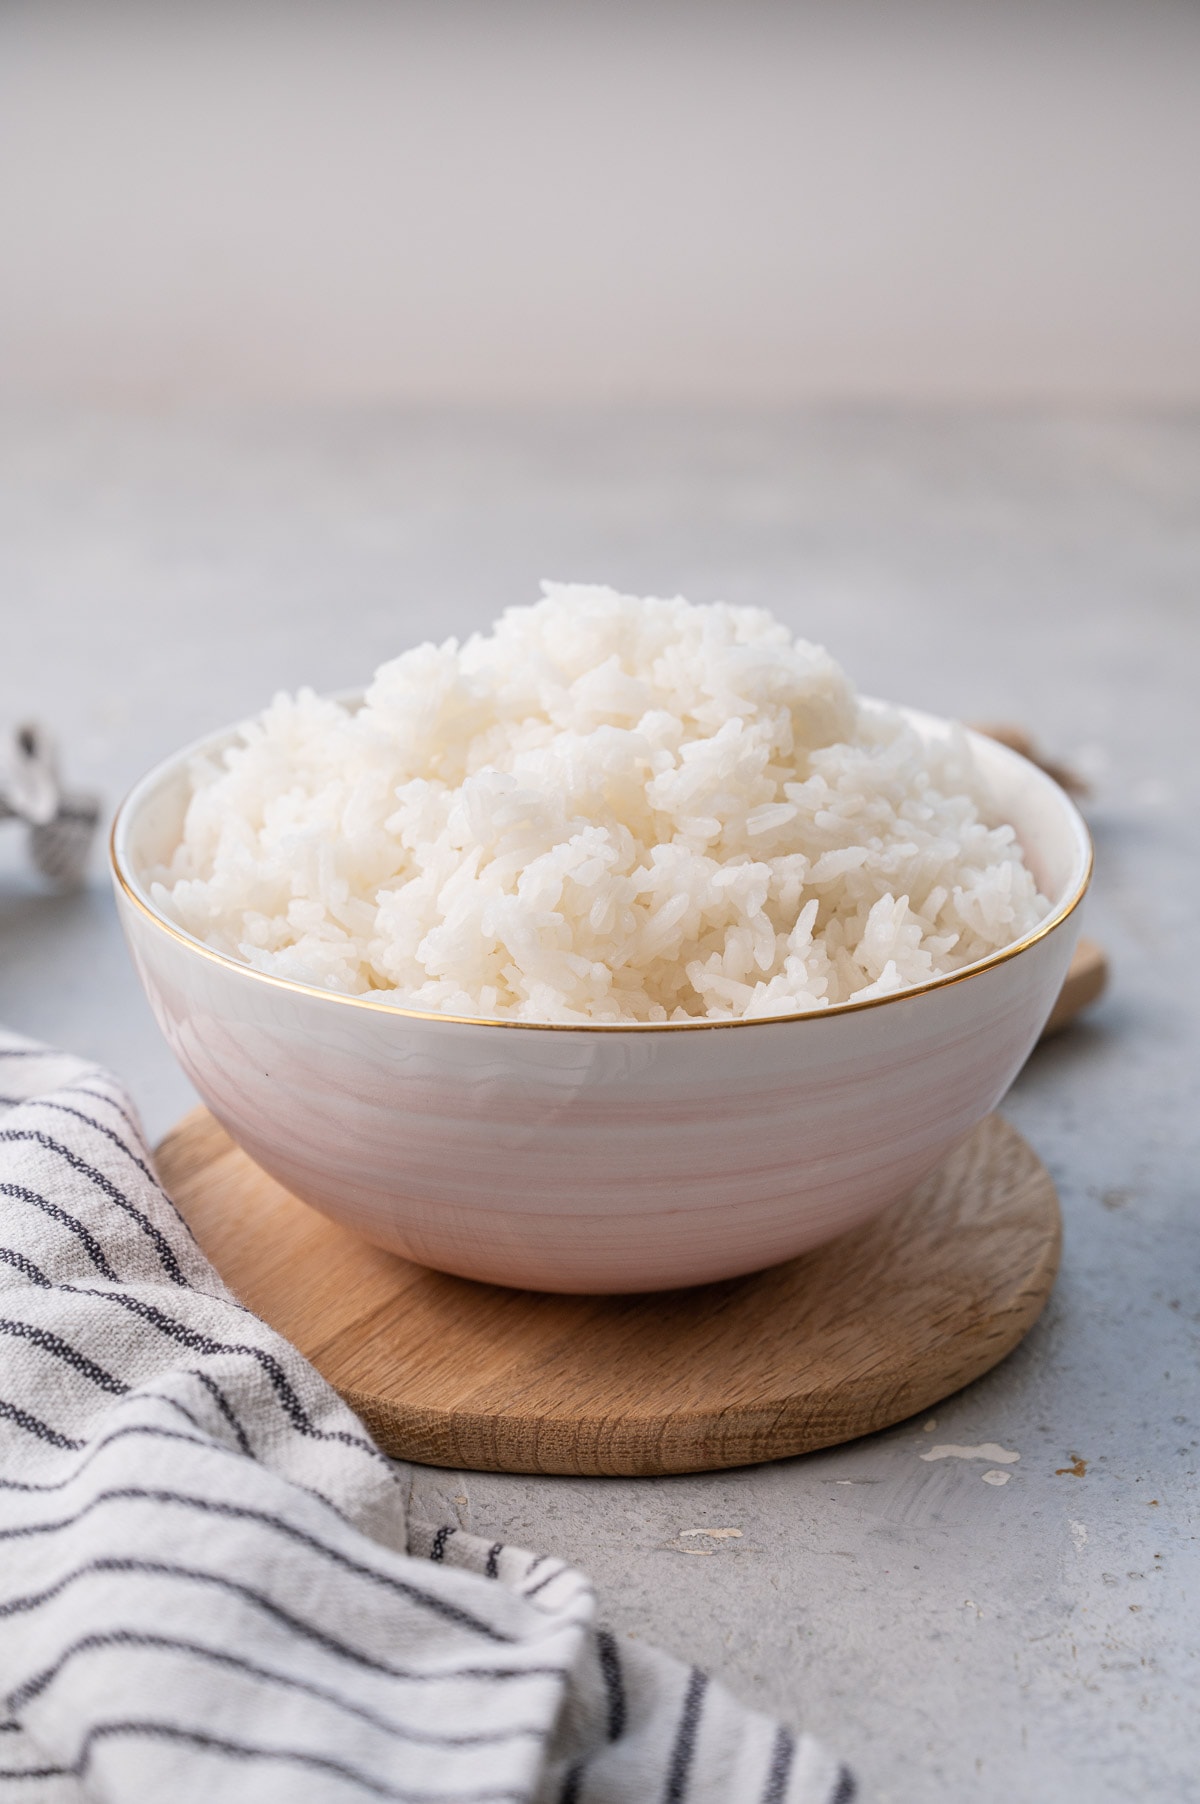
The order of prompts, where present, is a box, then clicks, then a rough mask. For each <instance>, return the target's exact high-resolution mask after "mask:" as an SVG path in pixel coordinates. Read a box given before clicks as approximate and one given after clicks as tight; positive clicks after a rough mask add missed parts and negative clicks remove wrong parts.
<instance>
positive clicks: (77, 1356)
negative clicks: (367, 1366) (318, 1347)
mask: <svg viewBox="0 0 1200 1804" xmlns="http://www.w3.org/2000/svg"><path fill="white" fill-rule="evenodd" d="M0 1210H2V1212H3V1230H2V1231H0V1290H2V1296H0V1799H6V1798H9V1797H12V1798H20V1799H21V1800H23V1801H24V1800H31V1801H36V1804H68V1801H70V1804H77V1801H79V1800H82V1799H84V1798H93V1799H96V1798H99V1799H109V1800H114V1801H117V1800H119V1801H120V1804H159V1801H160V1800H167V1799H170V1800H171V1804H191V1801H193V1800H194V1801H195V1804H212V1800H214V1799H216V1800H220V1801H221V1804H242V1801H243V1800H244V1801H245V1804H250V1801H251V1800H253V1801H254V1804H276V1801H278V1804H310V1801H311V1804H316V1801H317V1800H321V1801H322V1804H326V1801H328V1804H343V1801H346V1804H349V1801H350V1800H363V1799H371V1798H383V1799H394V1800H401V1801H403V1804H502V1801H503V1800H514V1801H515V1800H530V1801H534V1800H536V1801H537V1804H551V1801H553V1804H659V1801H660V1800H661V1801H662V1804H683V1801H684V1800H687V1801H688V1804H716V1801H717V1800H727V1801H728V1804H801V1801H803V1804H835V1801H836V1804H846V1800H848V1799H849V1798H851V1796H852V1795H853V1785H852V1782H851V1780H850V1778H849V1777H848V1775H847V1774H846V1772H845V1771H844V1769H842V1768H841V1767H839V1766H838V1765H837V1763H836V1762H834V1761H831V1760H830V1758H829V1756H828V1755H827V1754H826V1753H825V1752H824V1751H823V1749H822V1748H820V1747H819V1746H818V1745H817V1744H816V1743H815V1742H814V1741H813V1740H812V1739H811V1738H809V1737H808V1736H804V1735H801V1736H793V1735H792V1734H791V1733H790V1732H789V1731H788V1730H787V1729H785V1728H781V1727H779V1726H778V1725H776V1724H775V1723H773V1722H771V1721H769V1720H768V1719H767V1718H766V1717H763V1716H760V1715H756V1714H755V1713H753V1712H751V1711H748V1710H745V1709H743V1708H742V1706H741V1705H739V1704H737V1703H736V1702H735V1701H734V1700H733V1699H732V1698H731V1697H730V1696H729V1695H728V1694H727V1693H726V1692H725V1691H724V1690H722V1688H721V1687H720V1686H718V1685H716V1684H711V1683H710V1682H709V1681H708V1680H707V1679H706V1678H705V1677H704V1675H703V1674H702V1673H700V1672H698V1671H695V1670H692V1671H689V1670H688V1669H687V1668H686V1667H683V1666H681V1665H679V1664H678V1663H677V1662H676V1661H674V1660H671V1659H669V1658H668V1657H667V1656H665V1655H663V1654H657V1653H653V1652H651V1651H649V1650H647V1649H645V1648H643V1647H641V1646H640V1645H639V1644H635V1643H631V1642H629V1641H626V1640H624V1639H621V1638H619V1637H617V1636H614V1635H613V1634H611V1633H610V1632H609V1631H607V1630H606V1629H604V1628H601V1627H599V1626H598V1625H597V1622H596V1617H595V1603H594V1599H593V1596H592V1592H591V1589H590V1587H589V1585H588V1583H587V1581H586V1579H585V1578H584V1577H583V1576H582V1575H581V1574H580V1573H578V1572H576V1571H574V1570H573V1569H572V1568H571V1567H570V1566H568V1565H567V1564H566V1563H565V1562H564V1561H562V1560H558V1559H554V1558H547V1557H545V1556H542V1557H540V1558H533V1557H531V1556H530V1555H529V1554H526V1553H522V1552H520V1551H519V1550H518V1549H517V1548H513V1547H505V1546H501V1545H499V1544H496V1545H493V1546H489V1545H488V1544H487V1543H486V1542H482V1541H478V1540H476V1539H475V1538H474V1537H472V1536H469V1535H466V1534H464V1533H463V1532H461V1531H460V1530H459V1529H457V1528H454V1527H450V1526H443V1527H437V1526H427V1525H422V1524H419V1523H415V1522H413V1521H411V1520H409V1518H408V1514H407V1507H406V1506H407V1495H408V1491H407V1484H406V1480H405V1475H404V1472H403V1469H402V1468H400V1467H398V1466H396V1465H394V1464H393V1463H392V1462H391V1461H390V1460H388V1459H387V1458H386V1457H385V1456H384V1455H383V1454H382V1453H380V1451H379V1450H378V1448H376V1447H375V1446H374V1444H373V1443H372V1441H371V1439H370V1437H369V1435H368V1434H367V1433H366V1430H365V1429H364V1428H363V1426H362V1424H361V1423H360V1422H359V1421H358V1420H357V1418H356V1417H355V1416H353V1415H352V1414H351V1413H350V1411H349V1410H348V1409H347V1408H346V1407H345V1405H344V1404H342V1403H341V1401H340V1400H339V1399H338V1397H337V1396H336V1395H335V1394H334V1392H333V1391H331V1390H330V1388H329V1387H328V1385H326V1384H325V1382H324V1380H323V1379H321V1378H320V1377H319V1376H318V1374H317V1373H316V1372H315V1371H314V1370H313V1368H312V1367H311V1366H309V1365H308V1364H307V1363H306V1362H305V1361H304V1360H303V1359H302V1358H301V1357H300V1355H299V1354H298V1353H297V1352H296V1350H295V1349H294V1348H293V1347H290V1346H289V1345H288V1344H287V1342H286V1341H283V1340H281V1339H280V1338H279V1337H278V1335H276V1334H275V1333H273V1332H272V1330H270V1329H269V1328H267V1327H266V1326H265V1325H264V1324H263V1323H262V1322H260V1321H258V1320H256V1318H255V1317H254V1316H252V1315H250V1314H249V1313H248V1312H247V1311H246V1310H245V1309H243V1308H242V1307H241V1305H240V1304H239V1303H237V1302H236V1300H235V1299H234V1298H233V1296H232V1295H231V1294H230V1293H229V1292H228V1291H227V1290H226V1289H225V1287H224V1285H223V1284H222V1283H221V1281H220V1279H219V1278H218V1277H217V1274H216V1272H215V1271H214V1270H213V1268H212V1267H211V1266H210V1265H209V1263H208V1261H207V1260H206V1259H205V1257H204V1255H203V1254H202V1253H201V1252H200V1250H199V1248H198V1247H197V1246H196V1244H195V1242H194V1241H193V1239H192V1238H191V1235H190V1234H189V1232H188V1229H187V1228H186V1226H185V1225H184V1223H183V1221H182V1219H181V1218H180V1216H179V1215H178V1213H177V1212H176V1210H175V1208H174V1206H173V1204H172V1203H171V1201H170V1199H169V1198H168V1197H167V1196H166V1195H165V1194H164V1193H163V1191H162V1190H161V1188H160V1187H159V1185H158V1183H157V1181H156V1179H155V1176H154V1171H153V1167H152V1163H151V1158H150V1154H149V1152H148V1150H147V1148H146V1145H145V1142H144V1141H143V1139H142V1136H141V1132H140V1130H139V1128H138V1125H137V1122H136V1120H135V1119H134V1117H133V1115H132V1112H131V1110H130V1106H129V1103H128V1101H127V1099H126V1098H125V1096H124V1095H123V1093H122V1091H121V1089H120V1088H119V1086H118V1085H117V1084H116V1083H115V1082H114V1081H113V1079H112V1078H111V1077H109V1076H108V1075H107V1074H106V1073H105V1072H103V1071H101V1070H100V1069H98V1068H97V1067H96V1066H93V1065H88V1064H85V1063H83V1062H82V1061H81V1060H78V1059H74V1058H70V1057H68V1056H66V1055H63V1054H60V1053H55V1052H51V1051H48V1050H46V1049H45V1048H42V1047H38V1046H34V1045H31V1044H29V1043H28V1042H24V1041H21V1040H18V1039H15V1038H14V1037H12V1036H11V1035H0Z"/></svg>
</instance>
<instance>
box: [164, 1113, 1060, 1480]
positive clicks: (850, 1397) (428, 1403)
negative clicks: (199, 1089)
mask: <svg viewBox="0 0 1200 1804" xmlns="http://www.w3.org/2000/svg"><path fill="white" fill-rule="evenodd" d="M158 1162H159V1170H160V1173H161V1175H162V1178H163V1182H164V1183H165V1185H166V1186H167V1188H168V1189H169V1190H170V1192H171V1193H172V1195H173V1196H174V1197H175V1199H176V1201H177V1202H178V1204H179V1206H180V1208H181V1209H182V1210H183V1212H184V1214H185V1215H186V1216H187V1218H188V1220H189V1222H190V1223H191V1226H192V1228H193V1230H194V1231H195V1233H196V1236H197V1238H198V1239H199V1241H200V1244H201V1245H202V1246H203V1247H204V1249H205V1250H206V1252H207V1253H208V1254H209V1256H210V1257H211V1258H212V1260H213V1262H214V1263H215V1265H216V1266H217V1269H218V1270H219V1271H220V1272H221V1274H222V1276H223V1277H224V1278H225V1279H226V1281H227V1282H228V1283H229V1285H230V1286H231V1288H232V1289H233V1290H234V1291H235V1292H236V1293H237V1295H238V1296H239V1297H240V1298H241V1300H242V1301H243V1302H244V1303H246V1304H247V1305H248V1307H249V1308H251V1309H252V1310H254V1311H255V1313H256V1314H258V1315H260V1316H263V1317H265V1319H266V1320H267V1321H268V1322H270V1323H271V1324H272V1325H273V1326H274V1327H275V1328H277V1329H278V1330H279V1331H280V1333H281V1334H284V1335H286V1336H287V1338H288V1339H289V1340H291V1341H293V1342H294V1343H295V1344H296V1345H297V1346H298V1347H299V1348H300V1349H301V1351H302V1352H304V1353H305V1354H306V1355H307V1356H308V1357H309V1359H311V1360H312V1362H313V1364H314V1365H316V1366H317V1367H318V1369H319V1370H320V1371H321V1372H323V1373H324V1375H325V1376H326V1378H328V1379H329V1381H330V1383H332V1384H333V1385H334V1386H335V1387H336V1388H337V1389H338V1390H339V1391H340V1392H341V1393H342V1395H343V1396H344V1397H345V1398H346V1400H347V1401H348V1402H349V1403H350V1404H351V1406H352V1407H353V1408H354V1409H355V1410H357V1412H358V1413H359V1415H360V1416H361V1417H362V1418H363V1420H364V1421H365V1422H366V1423H367V1425H368V1426H369V1428H370V1429H371V1431H372V1432H373V1433H374V1434H375V1436H376V1437H377V1439H378V1440H379V1442H380V1444H381V1445H382V1446H384V1447H385V1448H387V1449H388V1451H389V1452H391V1453H394V1454H396V1455H398V1456H400V1457H403V1458H407V1459H413V1460H419V1461H423V1462H426V1463H428V1464H435V1465H445V1466H465V1467H470V1468H474V1469H476V1470H485V1471H504V1472H564V1473H610V1474H617V1473H622V1474H644V1473H665V1472H695V1471H705V1470H710V1469H715V1468H717V1467H722V1466H739V1465H745V1464H749V1463H753V1462H755V1461H760V1460H770V1459H779V1458H782V1457H784V1456H786V1455H789V1454H796V1453H804V1452H807V1451H809V1450H810V1449H812V1448H816V1447H825V1446H830V1445H832V1444H833V1443H835V1442H839V1441H845V1440H849V1439H851V1438H852V1437H854V1436H856V1435H861V1434H868V1433H870V1432H871V1431H872V1430H873V1429H878V1428H884V1427H887V1426H888V1425H889V1424H890V1423H893V1422H898V1421H901V1420H903V1418H904V1417H906V1416H909V1415H912V1414H913V1413H914V1412H915V1411H917V1410H921V1409H925V1408H928V1407H929V1406H930V1405H931V1404H933V1403H936V1402H937V1401H938V1400H939V1399H941V1398H942V1397H945V1396H946V1395H948V1393H949V1392H951V1391H954V1390H957V1389H958V1388H959V1387H960V1386H961V1385H964V1384H967V1383H969V1382H970V1381H971V1380H972V1379H973V1378H978V1377H979V1376H980V1375H981V1374H982V1373H983V1372H986V1371H988V1370H989V1368H990V1367H992V1366H993V1365H995V1364H996V1362H997V1361H998V1360H1000V1359H1003V1358H1004V1356H1005V1354H1006V1353H1008V1352H1010V1351H1011V1350H1012V1348H1013V1347H1015V1346H1016V1344H1017V1342H1018V1341H1019V1340H1020V1339H1021V1337H1022V1336H1023V1335H1024V1334H1025V1333H1026V1332H1027V1330H1028V1329H1029V1327H1030V1326H1031V1324H1032V1323H1033V1322H1034V1321H1035V1320H1036V1318H1037V1316H1038V1313H1039V1312H1040V1310H1041V1308H1042V1305H1043V1304H1044V1303H1045V1301H1046V1298H1047V1296H1048V1295H1049V1293H1050V1287H1051V1285H1052V1284H1053V1282H1054V1274H1055V1271H1056V1270H1057V1266H1058V1256H1059V1244H1060V1232H1061V1230H1060V1219H1059V1210H1058V1199H1057V1196H1056V1194H1055V1190H1054V1185H1053V1183H1052V1182H1051V1179H1050V1177H1049V1175H1048V1174H1047V1172H1046V1170H1045V1168H1044V1167H1043V1166H1042V1164H1041V1163H1040V1161H1039V1160H1038V1158H1037V1157H1036V1155H1035V1154H1034V1153H1033V1152H1032V1151H1031V1149H1030V1148H1029V1147H1028V1146H1027V1145H1026V1143H1025V1142H1024V1141H1023V1140H1022V1139H1021V1137H1020V1135H1019V1134H1018V1133H1017V1132H1016V1130H1015V1129H1014V1128H1012V1127H1010V1126H1009V1125H1008V1124H1007V1123H1006V1122H1004V1121H1003V1120H1002V1119H1001V1118H1000V1117H999V1116H997V1115H992V1116H989V1117H988V1119H987V1120H986V1121H984V1122H983V1123H981V1125H980V1126H979V1127H978V1128H977V1129H976V1130H975V1131H974V1133H973V1134H971V1135H970V1137H969V1138H968V1139H967V1140H966V1141H965V1142H964V1143H963V1144H962V1145H961V1146H960V1147H959V1148H958V1149H957V1151H955V1152H954V1153H953V1154H952V1155H951V1157H950V1158H949V1159H948V1160H947V1161H946V1162H945V1164H944V1165H943V1166H942V1167H941V1168H940V1170H939V1171H938V1172H937V1173H936V1174H935V1175H934V1176H933V1177H932V1178H931V1179H929V1180H927V1181H926V1182H925V1183H924V1184H922V1185H920V1186H919V1187H918V1188H917V1189H916V1190H915V1191H914V1192H913V1193H912V1194H911V1196H909V1197H908V1198H907V1199H906V1200H905V1201H903V1202H901V1203H899V1204H897V1205H896V1206H895V1207H894V1208H893V1209H891V1210H889V1211H888V1212H887V1213H886V1214H885V1215H884V1216H882V1217H881V1218H880V1219H879V1220H878V1221H876V1222H873V1223H871V1224H869V1225H868V1226H867V1227H865V1228H861V1229H858V1230H856V1231H855V1232H853V1233H851V1234H848V1235H844V1236H843V1237H842V1238H841V1239H840V1240H838V1241H835V1242H833V1243H832V1244H831V1245H829V1246H827V1247H823V1248H820V1249H818V1250H817V1251H816V1252H813V1253H809V1254H806V1255H805V1256H804V1257H803V1258H800V1259H795V1260H792V1261H790V1262H789V1263H788V1264H786V1265H781V1266H776V1267H775V1268H774V1269H772V1270H770V1271H766V1272H760V1273H756V1274H755V1275H754V1276H752V1277H748V1278H741V1279H737V1280H734V1281H731V1282H728V1283H724V1284H714V1285H708V1286H705V1287H704V1288H702V1289H697V1290H689V1291H673V1292H668V1293H663V1294H660V1295H656V1296H648V1297H647V1296H642V1297H557V1296H543V1295H537V1294H534V1293H532V1292H527V1291H515V1290H503V1289H499V1288H495V1287H492V1286H489V1285H483V1284H475V1283H472V1282H470V1281H469V1280H467V1279H462V1278H451V1277H447V1276H445V1275H444V1274H442V1273H439V1272H432V1271H427V1270H425V1269H424V1268H422V1267H420V1266H417V1265H413V1264H410V1263H409V1262H407V1261H406V1260H404V1259H401V1258H398V1257H397V1256H396V1255H394V1254H390V1253H385V1252H381V1251H380V1250H379V1249H378V1248H376V1247H372V1246H369V1245H368V1244H367V1243H366V1242H365V1241H363V1240H361V1239H359V1238H358V1236H357V1235H355V1234H354V1233H352V1232H351V1231H350V1230H348V1229H346V1228H342V1227H338V1226H336V1225H335V1224H334V1223H332V1222H330V1221H327V1220H325V1218H324V1217H323V1216H320V1215H318V1214H316V1213H315V1212H314V1211H313V1210H311V1209H309V1208H307V1207H306V1206H305V1205H304V1204H303V1203H299V1202H297V1201H296V1199H295V1198H294V1197H292V1196H290V1195H289V1194H288V1193H287V1192H286V1191H285V1190H283V1189H282V1188H281V1187H280V1186H279V1185H278V1184H276V1183H275V1182H274V1181H273V1180H272V1179H270V1178H268V1177H267V1176H266V1175H265V1174H264V1173H263V1172H261V1171H260V1170H259V1169H258V1168H257V1167H256V1166H255V1165H253V1164H252V1163H251V1161H250V1160H249V1159H248V1158H247V1156H246V1155H245V1154H244V1153H243V1152H241V1151H240V1149H239V1148H238V1147H236V1146H235V1145H234V1144H233V1142H232V1141H231V1140H230V1139H229V1138H228V1137H227V1135H226V1134H225V1133H224V1131H223V1130H222V1129H221V1128H220V1127H219V1126H218V1125H217V1123H216V1122H215V1121H214V1120H213V1119H212V1117H211V1116H210V1115H208V1113H207V1112H206V1111H205V1110H203V1109H198V1110H196V1111H195V1112H194V1113H193V1114H191V1115H189V1116H188V1117H187V1118H186V1120H185V1121H183V1122H182V1123H181V1124H180V1126H179V1127H177V1128H176V1129H175V1130H174V1131H173V1132H172V1133H171V1134H169V1135H168V1137H167V1139H166V1140H165V1141H164V1142H163V1144H162V1146H161V1147H160V1148H159V1151H158Z"/></svg>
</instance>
